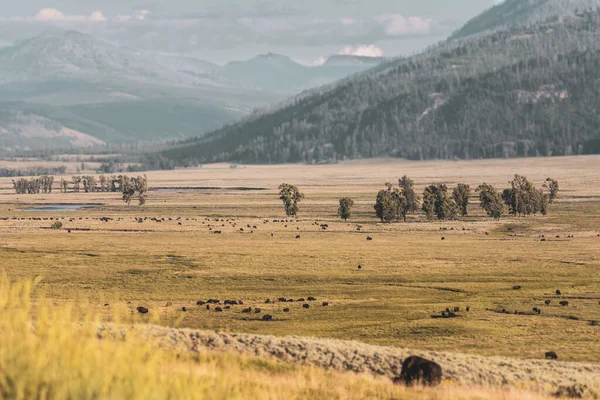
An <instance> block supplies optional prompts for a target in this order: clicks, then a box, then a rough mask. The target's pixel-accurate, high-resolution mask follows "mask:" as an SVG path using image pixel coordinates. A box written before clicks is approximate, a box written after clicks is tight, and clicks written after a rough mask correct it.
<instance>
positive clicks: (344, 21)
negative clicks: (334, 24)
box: [340, 17, 356, 25]
mask: <svg viewBox="0 0 600 400" xmlns="http://www.w3.org/2000/svg"><path fill="white" fill-rule="evenodd" d="M340 22H341V23H342V25H354V24H355V23H356V20H355V19H354V18H347V17H346V18H340Z"/></svg>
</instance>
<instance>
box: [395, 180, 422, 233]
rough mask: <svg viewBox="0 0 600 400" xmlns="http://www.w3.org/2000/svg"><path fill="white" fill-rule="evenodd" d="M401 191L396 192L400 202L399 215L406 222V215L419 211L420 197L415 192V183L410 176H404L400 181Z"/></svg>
mask: <svg viewBox="0 0 600 400" xmlns="http://www.w3.org/2000/svg"><path fill="white" fill-rule="evenodd" d="M398 186H399V187H400V191H399V192H396V200H397V201H398V209H399V214H400V215H401V216H402V219H403V220H404V222H406V215H407V214H408V213H414V212H417V211H418V210H419V200H420V199H419V196H418V195H417V194H416V192H415V188H414V186H415V182H414V181H413V180H412V179H410V178H409V177H408V176H406V175H404V176H403V177H402V178H400V179H399V180H398Z"/></svg>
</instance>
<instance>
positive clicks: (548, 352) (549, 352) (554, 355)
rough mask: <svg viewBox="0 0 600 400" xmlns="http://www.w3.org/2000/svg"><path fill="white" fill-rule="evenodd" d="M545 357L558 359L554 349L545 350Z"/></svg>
mask: <svg viewBox="0 0 600 400" xmlns="http://www.w3.org/2000/svg"><path fill="white" fill-rule="evenodd" d="M546 358H547V359H549V360H558V355H557V354H556V352H554V351H547V352H546Z"/></svg>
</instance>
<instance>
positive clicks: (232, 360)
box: [0, 276, 547, 400]
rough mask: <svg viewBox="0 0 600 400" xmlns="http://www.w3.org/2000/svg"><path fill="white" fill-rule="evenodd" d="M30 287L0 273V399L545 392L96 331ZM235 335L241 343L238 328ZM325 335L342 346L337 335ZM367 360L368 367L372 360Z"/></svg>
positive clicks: (184, 337)
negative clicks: (399, 380) (428, 382)
mask: <svg viewBox="0 0 600 400" xmlns="http://www.w3.org/2000/svg"><path fill="white" fill-rule="evenodd" d="M31 287H32V286H31V283H27V282H25V283H24V284H23V283H18V284H13V285H10V284H9V283H8V281H7V279H6V277H5V276H3V277H2V278H1V280H0V332H1V333H2V334H1V335H0V367H1V372H0V398H2V399H15V400H16V399H34V398H35V399H82V400H85V399H95V400H102V399H140V400H141V399H144V400H146V399H161V400H162V399H211V400H219V399H244V400H246V399H261V400H263V399H273V400H276V399H281V400H288V399H314V400H319V399H323V400H325V399H327V400H329V399H340V400H341V399H390V400H391V399H395V400H405V399H406V400H408V399H415V398H419V399H432V400H433V399H438V400H446V399H447V400H454V399H490V400H505V399H506V400H508V399H514V398H520V399H531V400H536V399H539V400H543V399H546V398H547V397H545V396H544V395H542V394H539V393H537V394H536V393H535V392H527V391H526V390H525V389H524V388H520V389H518V388H514V387H513V388H504V389H499V388H493V387H490V386H489V385H485V386H474V385H470V386H466V385H463V384H460V383H458V382H456V381H454V380H451V379H445V380H444V381H443V382H442V386H441V387H440V388H437V389H426V388H407V387H404V386H399V385H393V384H392V382H391V381H390V380H389V379H385V378H384V377H377V376H375V375H374V374H372V373H360V374H354V373H350V372H345V373H341V372H336V371H334V370H332V369H331V368H329V369H328V370H324V369H322V368H319V367H317V366H314V365H313V366H306V365H304V366H301V365H297V364H298V362H297V361H298V360H294V359H290V361H292V362H293V363H288V362H282V361H278V360H269V359H266V358H265V357H264V355H265V354H261V356H263V357H253V356H249V355H243V354H240V350H241V349H234V347H233V346H232V347H230V348H229V349H226V348H222V350H232V349H233V350H236V351H235V352H231V351H229V352H228V351H215V349H217V348H218V346H211V348H212V349H211V350H206V349H199V348H196V349H194V350H193V351H192V352H190V351H186V350H190V349H186V348H184V346H182V345H185V344H188V343H190V340H193V339H198V338H200V337H201V335H200V333H198V332H192V331H185V330H182V331H176V330H173V329H171V330H161V328H157V327H151V326H149V327H145V328H144V327H140V326H134V327H133V328H126V327H125V326H124V325H113V326H112V327H111V328H109V329H106V328H105V329H102V330H101V331H100V332H99V331H98V326H99V319H97V318H96V317H95V316H94V315H93V314H91V313H88V314H87V315H86V316H85V317H83V318H81V317H79V316H78V311H77V310H76V308H74V307H72V306H71V305H61V306H58V307H57V306H54V305H52V304H51V303H48V302H47V301H45V300H41V301H38V302H37V310H36V311H33V312H32V309H31V302H30V297H29V293H30V290H31ZM82 309H86V307H85V306H84V307H83V308H82ZM116 312H118V311H116ZM121 317H123V316H122V315H121ZM32 320H33V321H34V323H33V324H32ZM119 320H120V321H121V322H123V320H122V319H121V318H119ZM165 337H166V338H168V339H170V340H174V341H175V343H174V344H173V345H174V346H175V348H165V347H164V346H162V344H164V338H165ZM202 337H205V338H206V339H207V340H208V342H211V343H215V344H221V345H222V344H224V343H226V342H228V341H229V340H228V337H227V336H221V337H218V336H217V335H215V334H213V335H212V338H210V339H209V337H210V334H208V335H207V334H206V333H204V334H203V336H202ZM229 339H231V342H237V343H238V344H242V343H244V339H243V338H241V337H240V338H238V339H233V338H231V337H229ZM248 339H250V337H247V338H246V340H248ZM254 339H257V338H256V337H255V338H254ZM265 340H266V341H265ZM247 343H249V342H247ZM282 344H283V343H280V342H277V339H275V338H263V339H262V345H263V346H265V350H267V351H268V352H271V353H273V354H274V352H275V350H276V349H279V350H282V349H281V348H280V347H278V346H281V345H282ZM285 344H286V345H288V347H289V348H290V349H292V350H293V351H297V350H298V346H301V347H302V346H305V345H307V349H308V351H309V352H311V354H312V355H313V356H314V355H315V354H317V355H318V354H319V351H317V352H315V348H314V345H315V344H314V343H313V344H311V343H310V341H309V342H306V341H299V340H297V341H289V340H288V341H287V342H286V343H285ZM321 345H325V346H327V347H328V348H332V349H333V351H339V350H340V348H339V347H340V345H339V344H338V347H336V346H335V344H333V345H332V344H329V343H322V344H321ZM358 348H359V350H356V351H357V354H360V356H364V351H363V349H360V346H359V347H358ZM317 350H320V349H317ZM290 354H291V353H290ZM385 356H389V355H388V354H385ZM309 361H312V360H309ZM364 361H365V362H364V364H365V365H367V364H368V365H375V364H379V365H381V366H384V365H385V364H386V361H388V362H389V359H388V360H386V359H385V358H379V359H372V358H371V359H368V360H367V359H366V360H364ZM373 363H375V364H373ZM315 364H317V365H319V363H318V362H315ZM320 365H323V363H321V364H320ZM362 370H363V371H368V372H371V371H370V370H369V369H368V368H363V369H362Z"/></svg>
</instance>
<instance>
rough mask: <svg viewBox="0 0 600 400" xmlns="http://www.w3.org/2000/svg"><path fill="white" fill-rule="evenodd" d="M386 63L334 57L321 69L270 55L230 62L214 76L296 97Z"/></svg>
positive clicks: (363, 58) (348, 57)
mask: <svg viewBox="0 0 600 400" xmlns="http://www.w3.org/2000/svg"><path fill="white" fill-rule="evenodd" d="M383 61H384V58H382V57H373V58H371V57H357V56H346V55H334V56H331V57H329V58H328V59H327V60H326V62H325V63H324V64H322V65H316V66H307V65H302V64H300V63H298V62H296V61H294V60H292V59H291V58H290V57H287V56H284V55H281V54H274V53H267V54H261V55H258V56H256V57H254V58H252V59H250V60H247V61H234V62H230V63H228V64H227V65H225V66H223V67H222V68H220V69H217V70H215V71H214V73H213V74H212V76H213V77H218V78H221V79H224V80H229V81H237V82H240V83H243V84H245V85H247V87H250V88H259V89H263V90H269V91H274V92H287V93H297V92H301V91H303V90H307V89H310V88H314V87H318V86H321V85H325V84H328V83H332V82H335V81H337V80H339V79H342V78H345V77H347V76H350V75H353V74H356V73H359V72H362V71H365V70H367V69H369V68H372V67H374V66H376V65H378V64H380V63H381V62H383Z"/></svg>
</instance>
